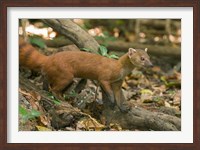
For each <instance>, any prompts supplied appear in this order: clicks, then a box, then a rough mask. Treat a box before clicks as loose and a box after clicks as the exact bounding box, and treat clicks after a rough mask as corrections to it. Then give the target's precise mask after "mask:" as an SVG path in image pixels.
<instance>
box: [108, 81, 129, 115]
mask: <svg viewBox="0 0 200 150" xmlns="http://www.w3.org/2000/svg"><path fill="white" fill-rule="evenodd" d="M121 86H122V80H120V81H117V82H114V83H112V89H113V92H114V96H115V100H116V103H117V106H118V107H119V109H120V110H121V111H122V112H128V111H129V110H130V105H129V104H128V103H127V102H126V100H125V97H124V95H123V93H122V89H121Z"/></svg>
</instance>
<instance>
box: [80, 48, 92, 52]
mask: <svg viewBox="0 0 200 150" xmlns="http://www.w3.org/2000/svg"><path fill="white" fill-rule="evenodd" d="M81 50H84V51H86V52H91V51H92V50H91V49H89V48H81Z"/></svg>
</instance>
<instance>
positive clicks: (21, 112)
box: [19, 106, 28, 116]
mask: <svg viewBox="0 0 200 150" xmlns="http://www.w3.org/2000/svg"><path fill="white" fill-rule="evenodd" d="M19 113H20V114H21V115H22V116H25V115H28V111H27V110H26V109H25V108H23V107H22V106H19Z"/></svg>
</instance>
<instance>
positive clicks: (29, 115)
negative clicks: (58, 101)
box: [19, 106, 41, 122]
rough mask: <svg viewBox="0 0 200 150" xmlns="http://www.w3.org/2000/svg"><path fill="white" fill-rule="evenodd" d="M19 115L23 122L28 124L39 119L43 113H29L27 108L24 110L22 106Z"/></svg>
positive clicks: (34, 111) (32, 111)
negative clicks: (31, 120)
mask: <svg viewBox="0 0 200 150" xmlns="http://www.w3.org/2000/svg"><path fill="white" fill-rule="evenodd" d="M19 114H20V116H21V117H22V120H23V121H24V122H26V121H27V120H30V119H34V118H36V117H39V116H40V115H41V113H40V112H39V111H37V110H35V109H32V110H31V111H28V110H26V109H25V108H23V107H22V106H19Z"/></svg>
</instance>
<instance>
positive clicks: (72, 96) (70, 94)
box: [64, 90, 78, 99]
mask: <svg viewBox="0 0 200 150" xmlns="http://www.w3.org/2000/svg"><path fill="white" fill-rule="evenodd" d="M77 96H78V94H77V93H76V92H75V90H72V91H71V92H70V93H69V94H67V95H64V98H65V99H69V98H75V97H77Z"/></svg>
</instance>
